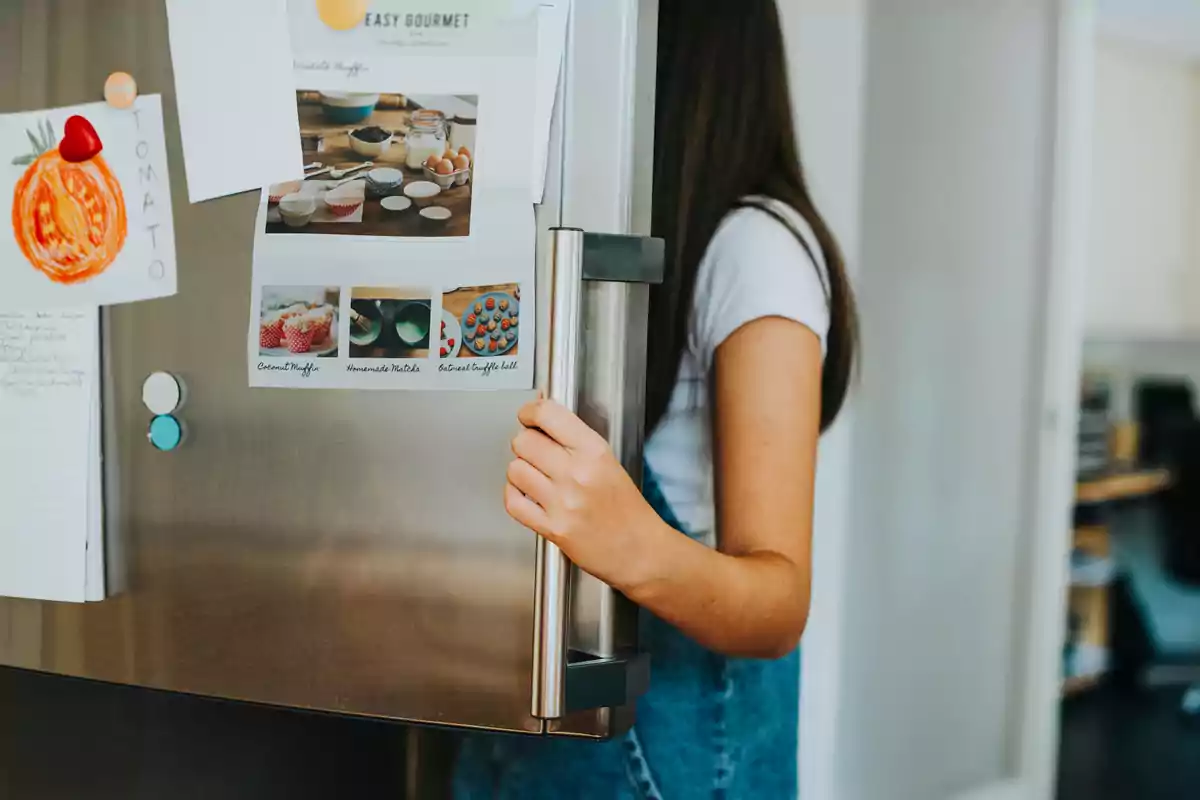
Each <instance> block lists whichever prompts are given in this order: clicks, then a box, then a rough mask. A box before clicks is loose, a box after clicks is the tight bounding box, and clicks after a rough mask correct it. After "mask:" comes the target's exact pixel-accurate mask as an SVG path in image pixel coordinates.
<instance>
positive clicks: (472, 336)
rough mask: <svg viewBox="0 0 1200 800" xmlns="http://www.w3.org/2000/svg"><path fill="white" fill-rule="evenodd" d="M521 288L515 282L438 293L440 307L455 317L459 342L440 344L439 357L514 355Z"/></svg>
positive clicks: (519, 336) (518, 338)
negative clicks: (459, 335) (440, 299)
mask: <svg viewBox="0 0 1200 800" xmlns="http://www.w3.org/2000/svg"><path fill="white" fill-rule="evenodd" d="M520 298H521V290H520V287H519V286H518V285H517V284H515V283H506V284H498V285H494V286H470V287H463V288H459V289H455V290H453V291H451V292H447V293H446V294H444V295H443V296H442V308H443V309H445V311H446V314H447V315H449V316H452V317H453V318H454V319H455V320H457V322H458V324H459V327H460V328H461V329H462V333H461V339H462V341H461V342H459V343H457V346H455V345H450V346H448V347H447V346H445V345H443V348H442V350H443V353H442V357H443V358H453V357H458V358H494V357H498V356H515V355H517V350H518V347H519V343H520V339H521V300H520Z"/></svg>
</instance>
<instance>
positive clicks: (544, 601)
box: [532, 228, 664, 719]
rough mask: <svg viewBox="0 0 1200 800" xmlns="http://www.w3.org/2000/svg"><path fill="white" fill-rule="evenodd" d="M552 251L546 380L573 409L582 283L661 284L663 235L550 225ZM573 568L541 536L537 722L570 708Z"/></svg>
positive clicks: (535, 639) (537, 579)
mask: <svg viewBox="0 0 1200 800" xmlns="http://www.w3.org/2000/svg"><path fill="white" fill-rule="evenodd" d="M551 235H552V236H553V242H552V249H551V294H550V303H551V311H550V379H549V387H548V396H549V397H550V399H551V400H554V401H556V402H558V403H561V404H562V405H563V406H565V407H566V408H567V409H569V410H571V411H578V405H579V381H580V370H579V367H580V362H579V359H580V353H581V352H582V346H581V344H582V343H581V337H582V334H583V282H584V281H585V280H602V281H633V282H642V283H659V282H661V281H662V273H663V254H664V246H663V242H662V240H661V239H647V238H642V237H635V236H617V235H605V234H590V233H584V232H583V231H581V230H579V229H577V228H555V229H553V230H552V231H551ZM570 575H571V565H570V562H569V561H568V560H567V557H566V556H565V555H563V552H562V551H561V550H559V549H558V547H557V546H556V545H554V544H551V543H550V542H547V541H546V540H545V539H542V538H541V537H538V541H537V568H536V573H535V576H536V577H535V585H534V589H535V592H536V598H535V601H534V636H533V703H532V713H533V716H534V717H536V718H538V719H560V718H561V717H563V716H564V715H565V713H566V711H567V710H568V709H567V687H566V675H567V648H568V644H569V642H568V640H567V639H568V634H567V632H568V624H567V623H568V619H567V616H568V612H569V609H570V595H569V593H570Z"/></svg>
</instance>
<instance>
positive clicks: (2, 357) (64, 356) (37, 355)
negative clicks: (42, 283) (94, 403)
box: [0, 311, 96, 397]
mask: <svg viewBox="0 0 1200 800" xmlns="http://www.w3.org/2000/svg"><path fill="white" fill-rule="evenodd" d="M95 318H96V315H95V313H94V312H88V311H58V312H54V311H30V312H20V311H17V312H13V311H0V392H6V393H11V394H14V395H20V396H24V397H30V396H37V395H40V394H42V393H44V392H49V391H54V390H56V389H59V390H80V389H83V388H84V387H85V386H86V385H87V382H88V378H89V376H90V373H91V367H90V365H89V364H88V356H89V353H88V352H87V351H81V347H83V346H86V345H88V344H89V343H90V341H91V338H92V337H91V336H90V335H89V330H90V326H91V325H92V324H94V322H95Z"/></svg>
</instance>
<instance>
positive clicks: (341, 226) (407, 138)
mask: <svg viewBox="0 0 1200 800" xmlns="http://www.w3.org/2000/svg"><path fill="white" fill-rule="evenodd" d="M296 105H297V108H298V110H299V114H300V142H301V147H302V149H303V151H304V164H305V177H304V180H300V181H290V182H288V183H280V184H275V185H274V186H271V187H270V189H269V198H268V207H267V222H266V232H267V233H289V234H295V233H318V234H324V235H326V236H328V235H345V236H403V237H424V238H444V237H462V236H468V235H470V232H471V193H472V185H473V184H472V176H473V173H474V166H475V165H474V158H475V126H476V114H477V109H478V106H479V103H478V97H476V96H475V95H461V96H460V95H403V94H361V93H355V92H316V91H301V92H297V93H296Z"/></svg>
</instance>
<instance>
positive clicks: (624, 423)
mask: <svg viewBox="0 0 1200 800" xmlns="http://www.w3.org/2000/svg"><path fill="white" fill-rule="evenodd" d="M584 298H585V302H584V306H585V315H584V335H583V342H584V344H583V348H584V354H583V375H582V378H581V381H582V387H581V391H580V398H579V409H578V410H579V415H580V416H581V417H582V418H583V419H584V421H585V422H587V423H588V425H590V426H591V427H592V428H593V429H594V430H596V431H598V432H599V433H600V434H601V435H602V436H604V438H605V439H607V440H608V443H609V445H610V446H611V447H612V448H613V452H614V453H615V454H616V456H617V458H618V459H620V460H621V463H622V464H623V465H624V466H625V469H626V470H627V471H628V472H629V474H630V475H631V476H633V479H634V480H635V481H636V482H637V483H638V484H639V485H640V484H641V477H642V438H643V427H644V425H643V422H644V414H643V401H644V398H645V383H646V324H647V320H648V313H649V309H650V288H649V287H648V286H646V285H645V284H631V283H603V282H595V281H585V282H584ZM607 331H622V335H620V336H612V335H607V334H606V333H605V332H607ZM570 625H571V636H570V647H571V649H572V650H576V651H579V652H582V653H587V654H588V655H592V656H597V657H601V658H607V657H611V656H613V655H615V654H616V653H617V651H618V649H621V648H627V647H632V646H634V645H635V644H636V642H637V610H636V608H635V607H634V606H633V604H631V603H630V602H629V601H628V600H626V599H625V596H624V595H622V594H620V593H619V592H617V591H614V590H613V589H612V588H611V587H609V586H608V585H607V584H605V583H604V582H602V581H600V580H597V579H596V578H594V577H592V576H591V575H589V574H587V573H586V572H584V571H583V570H581V569H579V568H578V567H574V566H573V567H572V571H571V615H570Z"/></svg>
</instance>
